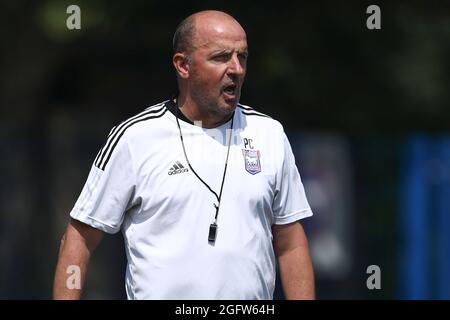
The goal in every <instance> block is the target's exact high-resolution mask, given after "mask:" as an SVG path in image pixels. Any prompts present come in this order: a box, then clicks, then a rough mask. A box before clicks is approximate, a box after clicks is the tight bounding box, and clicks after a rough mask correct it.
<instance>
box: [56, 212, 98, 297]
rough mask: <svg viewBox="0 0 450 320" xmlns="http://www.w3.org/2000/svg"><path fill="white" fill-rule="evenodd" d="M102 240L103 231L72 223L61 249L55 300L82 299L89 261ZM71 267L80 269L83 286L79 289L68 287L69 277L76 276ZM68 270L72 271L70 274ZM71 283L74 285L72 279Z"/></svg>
mask: <svg viewBox="0 0 450 320" xmlns="http://www.w3.org/2000/svg"><path fill="white" fill-rule="evenodd" d="M102 238H103V232H102V231H100V230H97V229H95V228H93V227H91V226H88V225H87V224H84V223H82V222H79V221H77V220H74V219H72V220H71V221H70V223H69V225H68V226H67V230H66V233H65V234H64V236H63V238H62V239H61V246H60V248H59V258H58V264H57V266H56V272H55V279H54V284H53V299H80V296H81V292H82V290H83V284H84V280H85V278H86V271H87V267H88V265H89V259H90V257H91V254H92V252H93V251H94V250H95V248H96V247H97V245H98V244H99V242H100V240H101V239H102ZM69 266H77V267H79V268H80V269H79V270H80V276H81V279H80V285H81V286H80V288H79V289H75V288H73V289H70V288H69V287H68V286H67V281H68V279H69V277H71V276H72V275H75V274H76V273H74V272H73V269H70V268H69ZM68 268H69V269H68ZM68 270H72V271H71V272H69V273H68V272H67V271H68ZM69 282H71V283H73V281H70V279H69Z"/></svg>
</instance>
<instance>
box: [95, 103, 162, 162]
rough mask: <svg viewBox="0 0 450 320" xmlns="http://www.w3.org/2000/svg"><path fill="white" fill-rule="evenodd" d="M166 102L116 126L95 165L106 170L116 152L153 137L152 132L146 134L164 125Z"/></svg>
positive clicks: (153, 106) (146, 109)
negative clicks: (144, 138) (143, 138)
mask: <svg viewBox="0 0 450 320" xmlns="http://www.w3.org/2000/svg"><path fill="white" fill-rule="evenodd" d="M165 103H166V101H163V102H161V103H158V104H155V105H152V106H150V107H147V108H145V109H144V110H143V111H141V112H139V113H137V114H135V115H133V116H131V117H129V118H127V119H125V120H123V121H121V122H119V123H118V124H117V125H116V126H114V127H113V128H112V129H111V131H110V132H109V134H108V137H107V139H106V142H105V144H104V145H103V147H102V148H101V150H100V152H99V153H98V155H97V157H96V159H95V162H94V163H95V165H96V166H97V167H98V168H100V169H102V170H104V169H105V167H106V165H107V163H108V161H109V159H110V158H111V156H112V155H113V154H114V153H117V150H122V149H125V150H126V149H128V147H129V144H135V143H136V141H138V140H139V139H140V140H142V139H141V138H142V137H149V138H151V137H152V135H151V134H146V133H148V132H149V130H153V129H155V128H158V127H159V128H160V127H161V126H164V124H163V123H161V122H163V121H162V119H163V116H164V115H165V114H166V112H167V108H166V106H165ZM158 119H159V120H158Z"/></svg>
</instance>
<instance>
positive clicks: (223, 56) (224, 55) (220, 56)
mask: <svg viewBox="0 0 450 320" xmlns="http://www.w3.org/2000/svg"><path fill="white" fill-rule="evenodd" d="M229 59H230V54H229V53H220V54H217V55H214V56H213V57H212V60H213V61H217V62H226V61H228V60H229Z"/></svg>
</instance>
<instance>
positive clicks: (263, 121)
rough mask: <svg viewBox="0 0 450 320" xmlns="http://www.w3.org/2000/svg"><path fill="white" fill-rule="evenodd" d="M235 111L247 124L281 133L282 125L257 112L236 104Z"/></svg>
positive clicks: (246, 106)
mask: <svg viewBox="0 0 450 320" xmlns="http://www.w3.org/2000/svg"><path fill="white" fill-rule="evenodd" d="M237 109H238V110H239V112H240V114H241V115H242V117H243V118H245V120H246V121H247V122H250V123H255V124H256V125H262V126H265V127H266V128H267V129H274V130H277V131H283V126H282V124H281V123H280V122H279V121H278V120H275V119H274V118H272V117H271V116H269V115H267V114H264V113H262V112H259V111H257V110H256V109H254V108H252V107H250V106H248V105H245V104H241V103H239V104H238V106H237Z"/></svg>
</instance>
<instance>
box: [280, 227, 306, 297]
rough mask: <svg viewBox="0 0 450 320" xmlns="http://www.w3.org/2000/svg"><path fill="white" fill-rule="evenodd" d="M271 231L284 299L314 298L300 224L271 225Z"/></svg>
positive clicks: (303, 233)
mask: <svg viewBox="0 0 450 320" xmlns="http://www.w3.org/2000/svg"><path fill="white" fill-rule="evenodd" d="M272 233H273V247H274V251H275V255H276V257H277V259H278V265H279V270H280V277H281V283H282V285H283V291H284V295H285V297H286V299H288V300H298V299H315V289H314V272H313V267H312V263H311V258H310V256H309V249H308V240H307V238H306V235H305V231H304V230H303V227H302V225H301V224H300V223H299V222H294V223H289V224H286V225H273V226H272Z"/></svg>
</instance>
